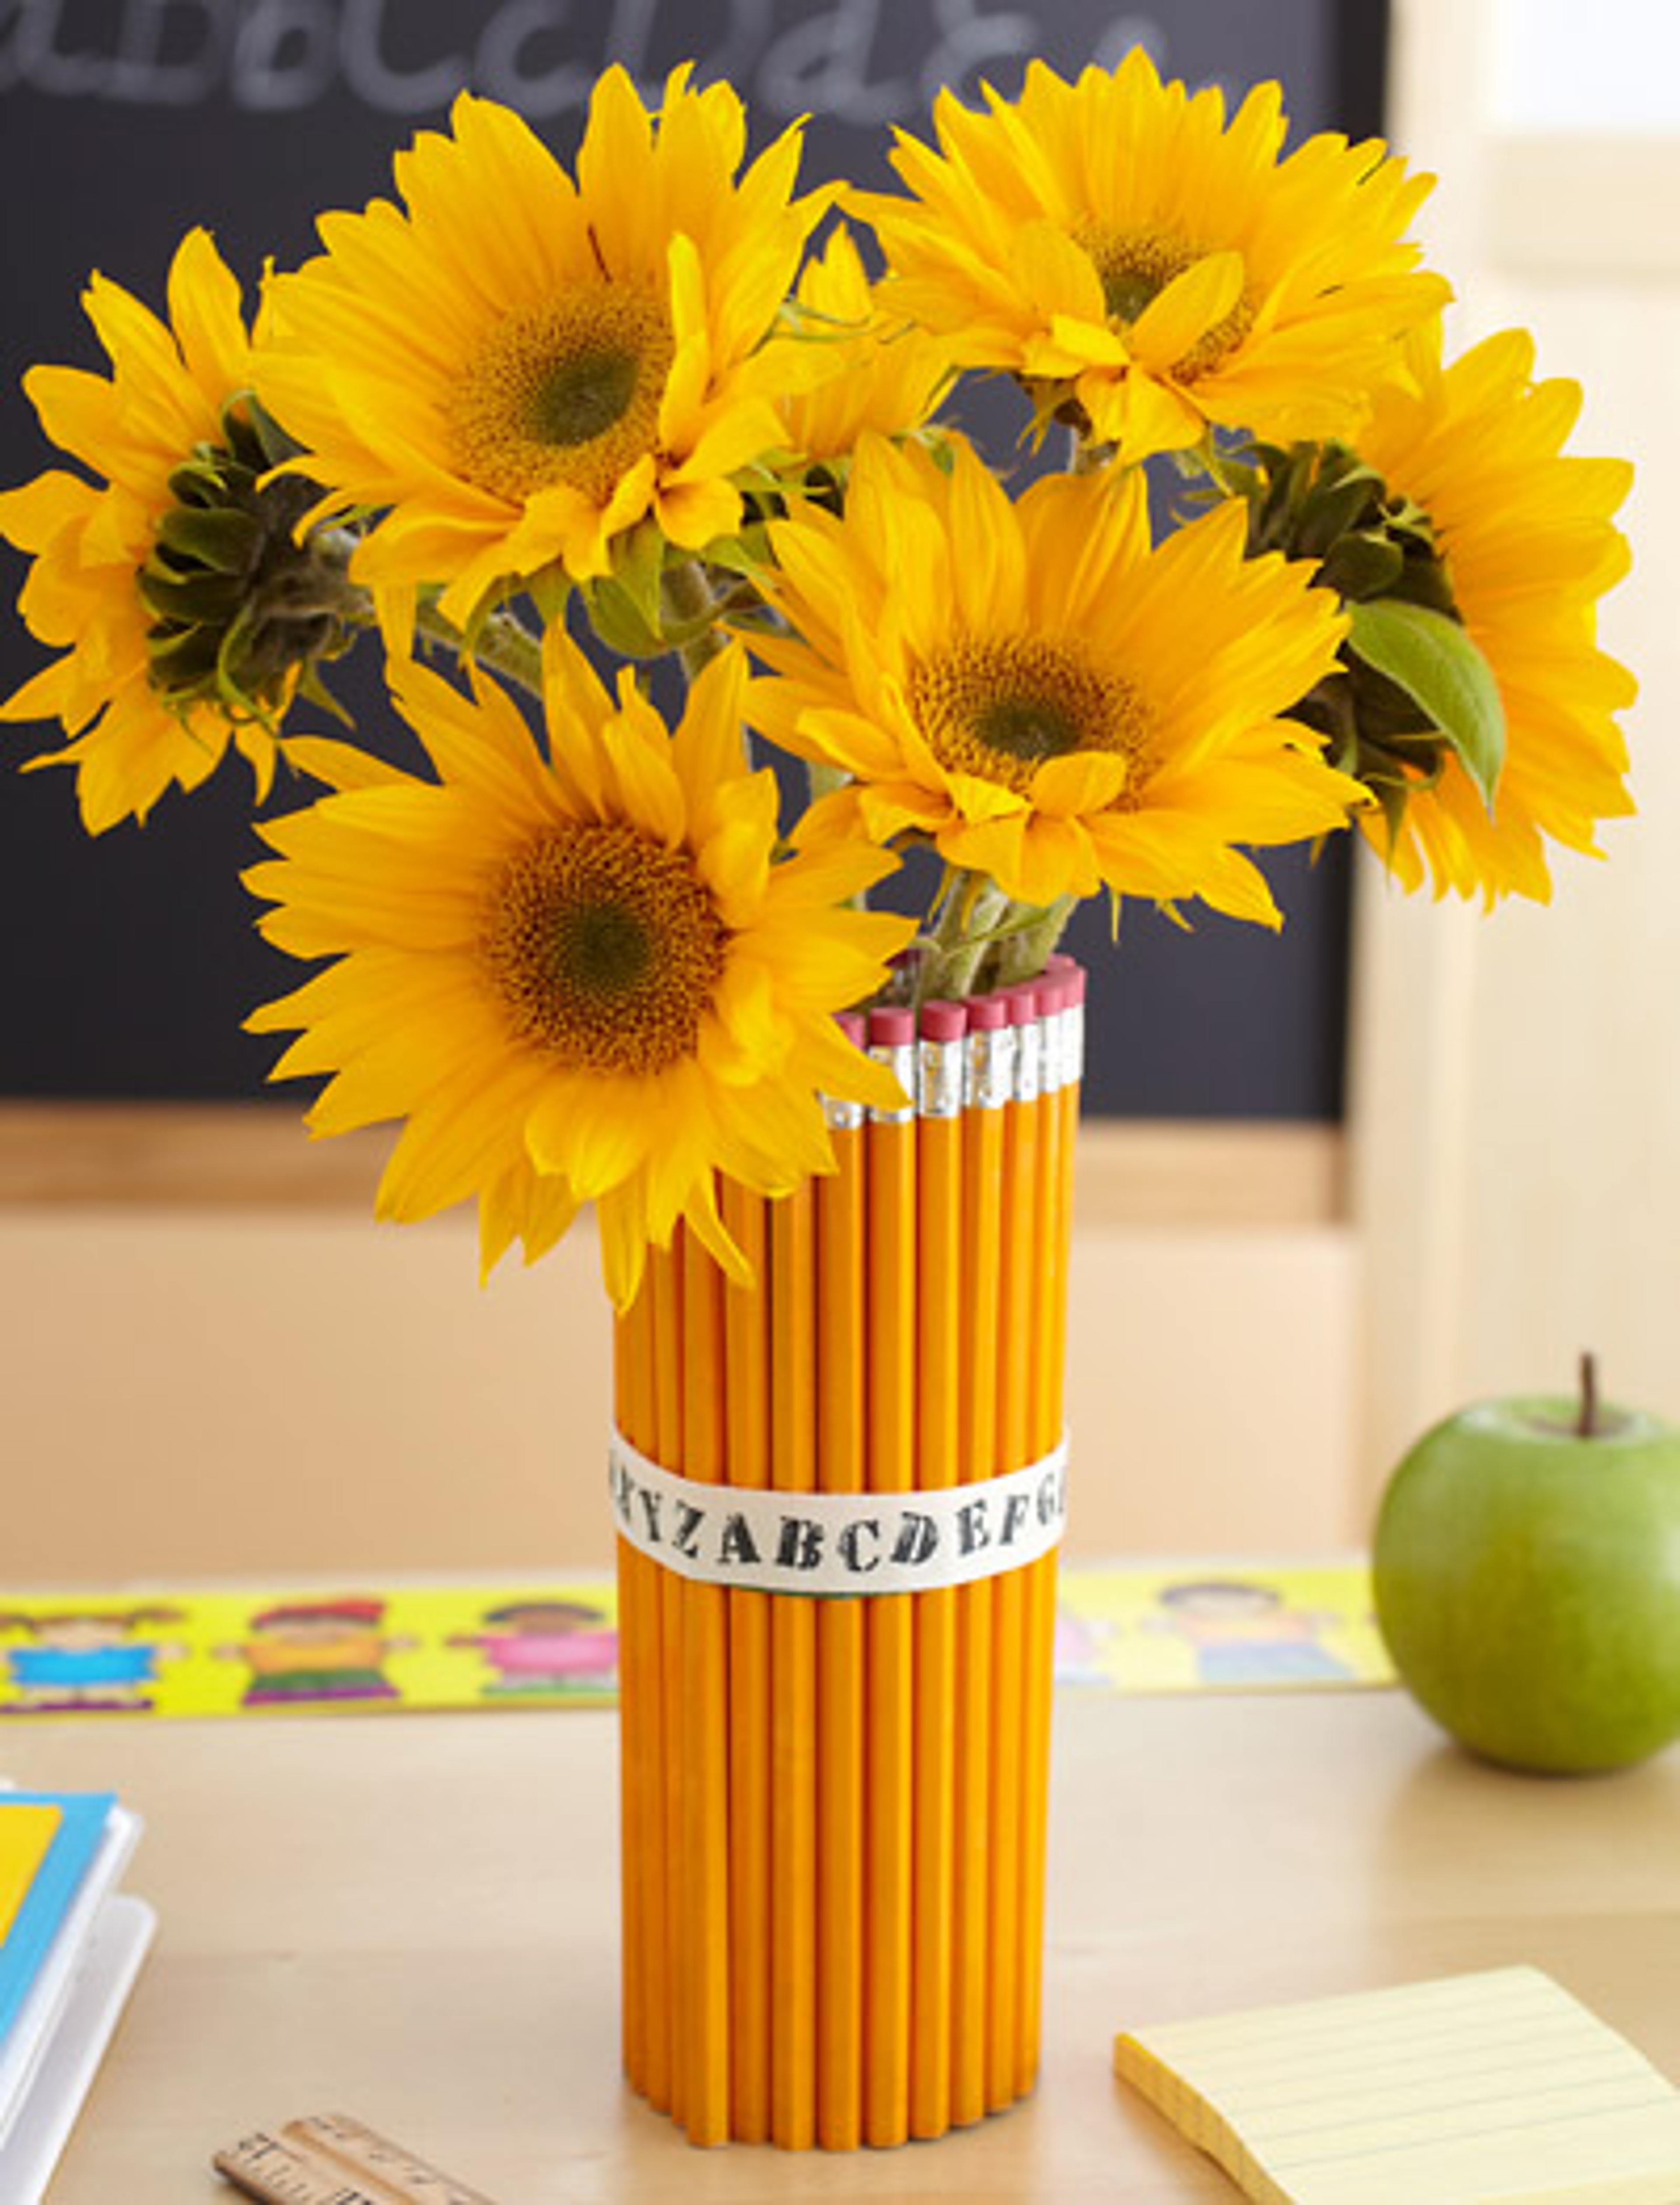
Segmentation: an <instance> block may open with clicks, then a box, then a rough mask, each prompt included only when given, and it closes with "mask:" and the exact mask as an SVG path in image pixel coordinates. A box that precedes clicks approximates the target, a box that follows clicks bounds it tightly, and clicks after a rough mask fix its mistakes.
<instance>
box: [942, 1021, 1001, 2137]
mask: <svg viewBox="0 0 1680 2205" xmlns="http://www.w3.org/2000/svg"><path fill="white" fill-rule="evenodd" d="M967 1013H968V1025H969V1032H968V1037H967V1039H966V1041H965V1044H964V1049H965V1057H966V1060H967V1061H966V1071H965V1086H964V1105H965V1108H964V1114H963V1204H962V1209H963V1253H962V1279H963V1293H962V1352H963V1370H964V1384H963V1388H962V1392H961V1394H960V1395H959V1402H958V1406H959V1416H960V1423H959V1453H960V1458H961V1463H962V1476H963V1480H964V1482H965V1483H972V1482H975V1481H977V1480H979V1479H981V1478H986V1477H992V1476H994V1474H995V1472H996V1470H997V1466H998V1463H997V1433H998V1379H997V1352H998V1295H999V1284H1000V1281H999V1264H1000V1252H1001V1251H1000V1228H1001V1220H1002V1209H1003V1126H1004V1105H1005V1103H1006V1102H1007V1101H1008V1099H1009V1097H1010V1094H1011V1092H1012V1086H1013V1079H1014V1063H1015V1056H1014V1049H1015V1034H1014V1029H1013V1027H1012V1025H1010V1023H1009V1012H1008V1007H1007V1005H1006V1003H1005V1001H1004V1000H1003V998H1002V997H1001V996H977V997H976V998H974V999H973V1000H972V1001H971V1002H970V1003H969V1004H968V1005H967ZM993 1593H994V1584H993V1581H992V1580H991V1579H989V1578H981V1579H980V1580H979V1581H978V1582H977V1583H976V1584H966V1585H963V1586H961V1587H960V1588H959V1591H958V1595H957V1671H958V1679H959V1686H958V1694H959V1696H958V1702H957V1720H956V1725H955V1730H956V1740H955V1743H956V1792H957V1829H958V1843H957V1850H956V1859H955V1863H954V1874H953V1899H952V1909H953V1952H952V1970H951V1972H952V2008H953V2017H954V2031H953V2042H952V2065H951V2118H952V2119H953V2121H957V2122H959V2123H966V2122H971V2121H977V2120H979V2119H981V2118H982V2115H983V2114H984V2113H985V2112H986V2110H987V2088H986V2072H987V2061H986V2053H987V2042H988V2037H987V2001H988V1980H989V1964H988V1954H989V1950H990V1939H989V1935H988V1909H989V1905H990V1875H989V1872H988V1871H989V1863H990V1857H991V1768H992V1750H991V1749H992V1739H991V1727H992V1605H993Z"/></svg>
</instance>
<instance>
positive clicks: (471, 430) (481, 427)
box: [448, 278, 675, 505]
mask: <svg viewBox="0 0 1680 2205" xmlns="http://www.w3.org/2000/svg"><path fill="white" fill-rule="evenodd" d="M674 355H675V345H674V341H673V338H672V336H671V324H670V318H669V316H668V313H667V312H666V310H665V305H664V301H663V300H662V298H661V297H660V295H659V294H658V293H657V292H656V291H655V290H653V289H651V288H648V287H646V286H638V285H633V284H621V283H612V282H608V281H606V280H605V279H604V278H603V279H600V280H597V281H596V282H587V283H580V284H578V285H575V286H574V287H573V288H572V289H570V290H568V291H567V293H566V294H564V295H563V296H562V297H561V298H558V299H553V300H548V301H546V302H545V303H543V304H542V305H540V306H522V307H519V308H518V309H517V310H516V311H515V312H512V313H510V314H507V315H504V316H503V318H502V320H501V321H500V322H499V323H498V324H496V328H495V329H494V330H491V332H490V335H489V336H487V337H486V338H485V339H484V342H483V343H482V344H481V345H480V346H479V348H478V351H477V352H476V353H475V354H473V356H472V360H470V361H469V362H468V364H467V366H466V370H465V371H464V372H463V374H462V375H461V376H460V378H459V379H458V381H457V382H456V384H455V387H454V390H453V392H452V393H451V395H450V398H449V401H448V427H449V434H450V437H451V440H452V443H453V445H454V455H455V461H456V464H457V466H458V467H460V471H461V472H462V473H463V474H464V475H466V478H468V480H469V481H471V482H475V483H477V484H478V485H479V487H480V488H481V489H483V490H493V491H495V492H496V494H497V496H502V497H507V498H513V499H515V500H518V499H523V498H526V497H530V496H533V495H534V494H535V493H536V492H537V491H538V490H547V489H549V488H551V487H552V486H553V485H554V484H556V483H567V484H570V485H571V486H572V487H573V489H574V490H581V491H582V492H583V493H584V494H585V496H588V497H591V498H592V499H594V500H595V501H596V502H597V503H598V504H603V505H604V504H605V503H606V502H607V500H608V498H609V497H610V496H611V495H612V492H613V490H614V486H615V484H617V483H618V482H619V481H620V479H621V478H622V477H623V476H624V475H625V474H626V472H628V471H629V469H630V468H631V467H633V466H634V464H635V463H636V461H638V459H640V458H641V457H642V455H643V454H644V452H650V451H651V450H652V449H653V448H654V445H655V443H656V441H657V438H658V433H659V402H660V400H661V398H662V396H663V395H664V390H665V378H666V377H667V375H668V372H669V371H670V366H671V362H672V360H673V358H674Z"/></svg>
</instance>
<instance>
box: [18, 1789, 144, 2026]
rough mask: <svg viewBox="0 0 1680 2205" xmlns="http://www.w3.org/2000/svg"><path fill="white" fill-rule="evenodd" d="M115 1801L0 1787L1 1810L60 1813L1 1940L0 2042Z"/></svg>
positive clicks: (110, 1795)
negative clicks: (23, 1808) (54, 1810)
mask: <svg viewBox="0 0 1680 2205" xmlns="http://www.w3.org/2000/svg"><path fill="white" fill-rule="evenodd" d="M11 1805H18V1806H52V1807H56V1808H57V1809H58V1810H59V1813H60V1821H59V1824H58V1828H57V1829H56V1832H55V1833H54V1834H53V1839H52V1843H51V1844H50V1845H49V1846H48V1847H47V1850H46V1852H45V1857H43V1859H42V1861H41V1864H40V1866H39V1868H38V1869H36V1871H35V1874H34V1876H33V1879H32V1881H31V1882H30V1886H29V1888H28V1890H27V1892H26V1893H24V1895H23V1898H22V1899H21V1902H20V1904H19V1906H18V1910H17V1912H16V1914H15V1916H14V1917H13V1918H12V1925H11V1928H10V1929H9V1931H8V1932H7V1935H6V1941H5V1942H4V1943H3V1944H0V2042H3V2041H4V2038H5V2036H6V2033H7V2031H8V2030H9V2029H10V2027H11V2025H12V2024H13V2022H14V2021H15V2020H16V2018H17V2014H18V2009H19V2008H20V2007H21V2006H22V2004H23V2002H24V2000H25V1999H26V1998H27V1996H28V1995H29V1990H30V1986H31V1985H32V1984H33V1982H34V1981H35V1978H36V1976H37V1975H38V1974H39V1971H40V1968H41V1964H42V1962H43V1961H44V1960H45V1958H46V1956H47V1954H48V1952H50V1950H51V1948H52V1942H53V1940H54V1938H55V1937H56V1935H57V1934H58V1931H59V1929H60V1927H61V1925H62V1923H63V1920H64V1917H65V1915H66V1914H67V1913H68V1911H69V1910H70V1908H71V1906H72V1905H74V1903H75V1897H76V1893H78V1892H79V1891H80V1889H81V1887H82V1883H83V1881H84V1880H85V1878H86V1875H87V1871H88V1869H89V1868H90V1867H91V1866H92V1862H93V1858H94V1856H95V1855H96V1854H97V1853H98V1851H99V1847H100V1845H101V1843H102V1841H103V1840H104V1835H105V1829H106V1826H107V1824H108V1823H109V1822H110V1816H111V1810H112V1809H113V1808H114V1807H115V1806H116V1793H115V1792H12V1791H5V1792H0V1815H3V1814H4V1813H5V1812H6V1810H7V1808H8V1807H9V1806H11Z"/></svg>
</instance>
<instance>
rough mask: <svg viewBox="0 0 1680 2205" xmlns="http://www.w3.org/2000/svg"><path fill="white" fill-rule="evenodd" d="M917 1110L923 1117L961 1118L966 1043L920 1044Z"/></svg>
mask: <svg viewBox="0 0 1680 2205" xmlns="http://www.w3.org/2000/svg"><path fill="white" fill-rule="evenodd" d="M964 1092H965V1067H964V1043H962V1042H961V1041H929V1040H927V1039H926V1038H923V1040H922V1041H920V1042H918V1043H917V1089H916V1107H917V1110H918V1111H919V1113H920V1114H921V1115H922V1116H923V1117H924V1118H959V1117H961V1115H962V1113H963V1097H964Z"/></svg>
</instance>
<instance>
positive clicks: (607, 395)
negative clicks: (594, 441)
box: [531, 352, 642, 447]
mask: <svg viewBox="0 0 1680 2205" xmlns="http://www.w3.org/2000/svg"><path fill="white" fill-rule="evenodd" d="M641 372H642V363H641V361H640V360H638V358H637V356H636V354H634V353H633V352H600V353H587V352H586V353H582V354H579V356H578V357H577V358H576V359H574V360H559V361H557V362H556V363H555V366H554V367H553V368H552V370H551V371H549V375H548V376H547V377H546V378H545V379H544V381H543V383H540V384H539V385H538V386H537V391H536V394H535V395H534V396H533V398H532V400H531V434H532V435H533V436H534V437H537V440H538V442H539V443H544V444H558V445H561V446H562V447H564V446H567V445H570V444H586V443H589V441H590V440H591V437H604V436H605V435H606V433H607V431H608V429H610V428H611V427H612V425H613V424H614V421H620V420H622V419H623V418H624V416H625V414H626V413H628V412H629V410H630V406H631V401H632V400H633V399H634V397H635V395H636V385H637V383H638V381H639V379H640V377H641Z"/></svg>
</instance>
